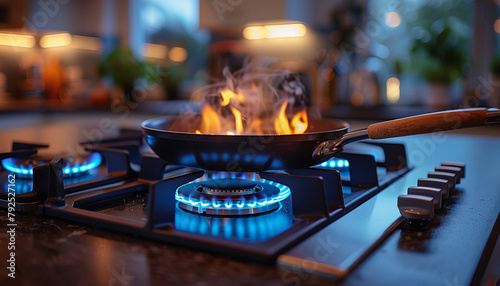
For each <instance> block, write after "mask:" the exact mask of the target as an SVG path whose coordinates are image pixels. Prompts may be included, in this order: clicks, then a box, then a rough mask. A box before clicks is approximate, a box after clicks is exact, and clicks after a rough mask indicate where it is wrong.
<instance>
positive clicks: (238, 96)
mask: <svg viewBox="0 0 500 286" xmlns="http://www.w3.org/2000/svg"><path fill="white" fill-rule="evenodd" d="M252 88H254V89H255V88H256V86H255V85H254V84H252ZM221 96H222V101H221V102H220V105H221V106H223V107H224V106H229V108H230V110H231V112H232V114H233V116H234V127H223V125H224V126H225V124H223V121H224V118H222V117H221V115H220V114H219V113H218V112H217V111H215V110H214V109H213V108H212V107H211V106H210V105H209V104H205V106H203V108H202V110H201V115H202V122H201V125H200V129H199V130H196V133H197V134H202V133H209V134H223V133H225V134H227V135H235V134H246V133H248V134H264V132H263V131H262V130H263V129H264V128H265V126H262V125H263V123H264V122H268V121H266V120H262V119H261V118H254V119H252V120H251V121H250V122H249V125H247V126H246V127H244V126H243V120H242V114H241V111H240V110H238V109H237V108H236V107H235V106H234V104H231V100H232V99H233V98H234V99H235V100H237V101H238V103H242V102H245V97H244V95H243V94H242V93H241V92H240V91H238V93H234V92H233V91H231V90H230V89H224V90H222V91H221ZM233 103H234V102H233ZM287 106H288V101H284V102H283V104H282V105H281V106H280V109H279V112H278V115H277V116H276V118H275V120H274V129H275V132H276V133H277V134H302V133H304V132H305V131H306V130H307V126H308V118H307V113H306V111H305V110H302V111H299V112H297V113H296V114H295V115H294V116H293V117H292V119H291V121H290V122H289V121H288V117H287V115H286V108H287ZM231 126H232V124H231ZM223 128H224V129H226V128H227V129H231V130H222V129H223ZM233 128H234V129H233Z"/></svg>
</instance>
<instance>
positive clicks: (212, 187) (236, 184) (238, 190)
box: [200, 179, 257, 195]
mask: <svg viewBox="0 0 500 286" xmlns="http://www.w3.org/2000/svg"><path fill="white" fill-rule="evenodd" d="M256 188H257V183H256V182H254V181H248V180H238V179H213V180H208V181H204V182H202V183H201V190H200V191H201V192H202V193H205V194H210V195H230V194H238V195H241V194H253V193H255V191H256Z"/></svg>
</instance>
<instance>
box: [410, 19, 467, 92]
mask: <svg viewBox="0 0 500 286" xmlns="http://www.w3.org/2000/svg"><path fill="white" fill-rule="evenodd" d="M426 31H427V33H428V38H424V39H417V40H415V41H414V44H413V47H412V49H411V53H410V54H411V60H412V61H411V66H412V69H414V70H416V71H417V72H418V73H419V74H420V76H421V77H422V78H424V79H425V80H427V81H429V82H431V83H443V84H449V83H451V82H452V81H454V80H455V79H457V78H459V77H461V76H462V75H463V73H464V69H465V65H466V63H467V60H468V59H467V53H466V51H465V47H466V43H465V39H464V38H462V37H461V36H460V35H458V34H457V33H455V32H454V31H453V29H452V27H451V26H450V25H449V24H447V23H446V24H445V25H444V27H442V28H441V29H439V28H436V27H435V26H434V27H433V28H431V27H428V28H427V29H426Z"/></svg>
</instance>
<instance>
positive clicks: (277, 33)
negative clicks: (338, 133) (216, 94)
mask: <svg viewBox="0 0 500 286" xmlns="http://www.w3.org/2000/svg"><path fill="white" fill-rule="evenodd" d="M499 5H500V1H494V0H491V1H477V2H474V1H468V0H442V1H439V0H436V1H395V0H366V1H363V0H361V1H347V0H309V1H302V0H183V1H176V0H127V1H122V0H88V1H76V0H18V1H8V0H0V110H1V111H3V112H9V113H11V112H19V111H24V112H26V111H32V110H37V111H39V110H42V111H82V110H84V111H92V110H100V111H111V112H117V111H119V110H122V108H124V107H125V108H126V109H127V110H128V111H130V112H134V111H136V112H146V113H148V112H149V113H166V112H171V111H172V110H173V109H172V106H181V107H182V106H184V105H186V104H187V101H188V100H189V99H190V97H191V94H192V92H193V91H194V90H196V89H197V88H199V87H201V86H204V85H207V84H209V83H213V82H216V81H218V80H221V79H223V76H222V70H223V68H224V67H228V68H229V69H230V70H231V71H233V72H234V71H236V70H239V69H241V68H242V67H243V66H244V65H245V64H249V63H251V64H258V65H260V66H265V67H269V68H274V69H281V70H289V71H292V72H295V73H298V74H300V75H301V79H302V82H303V84H304V86H305V87H306V89H307V96H308V105H309V106H310V108H311V109H314V110H317V111H321V112H322V113H323V114H326V115H329V116H335V117H343V118H361V119H387V118H395V117H400V116H405V115H412V114H417V113H422V112H425V111H432V110H442V109H450V108H457V107H462V106H470V107H476V106H499V105H500V51H499V47H498V41H499V39H500V36H499V33H500V18H499V16H498V15H500V14H499V13H498V12H499V11H500V8H499V7H500V6H499ZM6 124H7V125H9V124H13V123H6V122H4V123H3V125H6Z"/></svg>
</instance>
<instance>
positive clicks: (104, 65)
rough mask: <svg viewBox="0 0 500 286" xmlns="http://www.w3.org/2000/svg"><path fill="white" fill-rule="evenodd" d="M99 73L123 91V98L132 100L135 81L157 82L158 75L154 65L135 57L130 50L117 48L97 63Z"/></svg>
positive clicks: (128, 100)
mask: <svg viewBox="0 0 500 286" xmlns="http://www.w3.org/2000/svg"><path fill="white" fill-rule="evenodd" d="M99 74H100V75H101V76H109V77H110V78H111V79H112V80H113V83H114V85H115V86H117V87H119V88H121V89H122V91H123V96H124V100H125V101H127V102H134V101H135V98H134V88H135V83H136V81H137V80H139V79H145V80H147V81H148V82H157V81H158V79H159V77H158V75H157V73H156V69H155V67H154V65H153V64H152V63H150V62H147V61H141V60H139V59H137V58H136V57H135V56H134V54H133V53H132V51H130V50H129V49H124V48H117V49H115V50H113V51H112V52H110V53H109V54H108V55H107V56H106V57H105V58H104V59H102V60H101V61H100V63H99Z"/></svg>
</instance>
